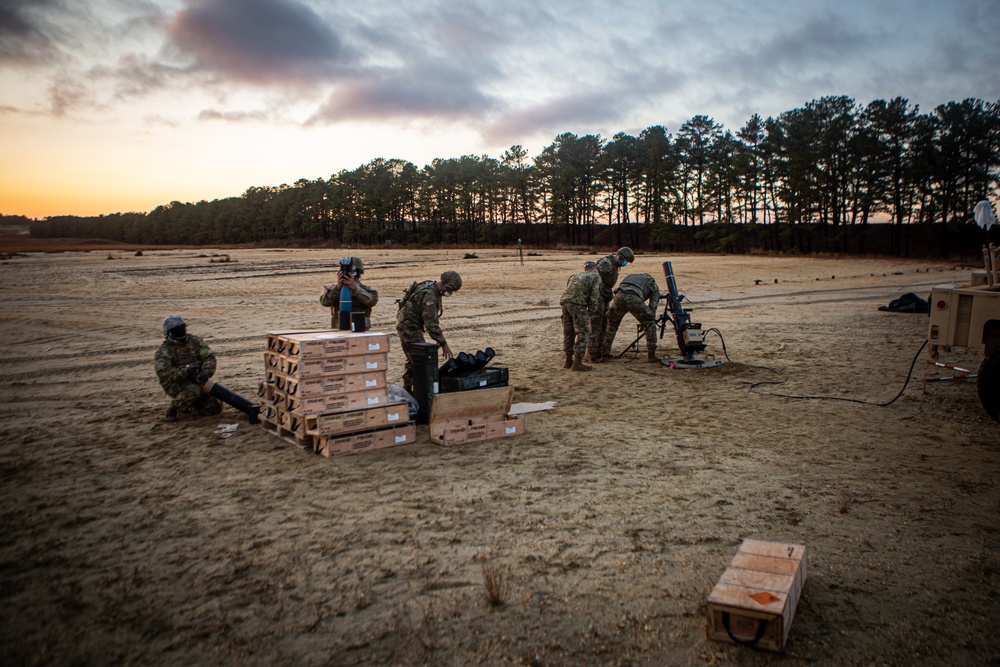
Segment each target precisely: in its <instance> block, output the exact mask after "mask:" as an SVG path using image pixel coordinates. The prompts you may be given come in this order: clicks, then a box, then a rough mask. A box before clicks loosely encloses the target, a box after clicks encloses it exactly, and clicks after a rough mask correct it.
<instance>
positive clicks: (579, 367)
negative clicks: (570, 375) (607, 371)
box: [571, 354, 594, 371]
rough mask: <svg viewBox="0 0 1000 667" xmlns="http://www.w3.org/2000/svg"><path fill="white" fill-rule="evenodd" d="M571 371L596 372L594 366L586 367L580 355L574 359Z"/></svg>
mask: <svg viewBox="0 0 1000 667" xmlns="http://www.w3.org/2000/svg"><path fill="white" fill-rule="evenodd" d="M571 370H574V371H592V370H594V367H593V366H586V365H584V363H583V357H581V356H580V355H579V354H578V355H576V356H574V357H573V365H572V367H571Z"/></svg>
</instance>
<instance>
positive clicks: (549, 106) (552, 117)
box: [483, 91, 625, 144]
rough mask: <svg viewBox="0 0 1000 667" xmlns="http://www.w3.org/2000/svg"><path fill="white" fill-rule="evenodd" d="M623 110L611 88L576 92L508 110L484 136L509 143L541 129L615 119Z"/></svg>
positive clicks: (563, 129) (555, 129) (559, 130)
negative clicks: (609, 89) (541, 102)
mask: <svg viewBox="0 0 1000 667" xmlns="http://www.w3.org/2000/svg"><path fill="white" fill-rule="evenodd" d="M624 111H625V109H624V108H623V106H622V105H621V99H620V98H619V97H618V95H616V94H615V92H613V91H595V92H582V93H575V94H570V95H564V96H561V97H559V98H556V99H554V100H551V101H548V102H545V103H543V104H537V105H534V106H531V107H528V108H524V109H517V110H513V111H508V112H506V113H504V114H502V115H501V116H500V117H499V118H497V119H496V120H494V121H493V122H491V123H489V124H488V125H487V126H486V127H485V129H484V131H483V136H484V138H485V139H487V140H488V141H490V142H492V143H498V144H502V143H509V142H511V141H519V140H521V138H523V137H525V136H529V135H533V134H538V133H541V132H548V133H556V134H559V133H562V132H566V131H569V130H568V127H567V126H572V125H574V124H578V125H584V126H588V127H592V126H594V125H605V124H607V123H611V122H616V121H619V120H621V119H622V118H623V117H624V115H625V114H624ZM587 133H589V132H587Z"/></svg>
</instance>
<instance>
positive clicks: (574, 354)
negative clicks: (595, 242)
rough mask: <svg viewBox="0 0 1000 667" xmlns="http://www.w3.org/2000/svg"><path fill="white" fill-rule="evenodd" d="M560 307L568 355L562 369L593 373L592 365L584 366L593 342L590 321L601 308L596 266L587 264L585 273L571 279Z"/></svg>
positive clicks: (565, 349)
mask: <svg viewBox="0 0 1000 667" xmlns="http://www.w3.org/2000/svg"><path fill="white" fill-rule="evenodd" d="M559 304H560V305H561V306H562V325H563V352H565V353H566V364H565V365H564V366H563V368H571V369H573V370H574V371H589V370H592V369H593V367H592V366H586V365H584V363H583V355H584V354H586V352H587V343H588V342H589V340H590V322H591V319H592V318H593V316H594V314H595V313H596V312H597V309H598V308H600V307H601V275H600V274H599V273H598V272H597V264H596V263H594V262H587V263H586V264H584V265H583V272H581V273H577V274H575V275H572V276H570V279H569V280H568V281H567V282H566V291H565V292H563V295H562V298H561V299H559Z"/></svg>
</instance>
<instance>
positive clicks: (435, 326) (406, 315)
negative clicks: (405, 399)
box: [396, 271, 462, 392]
mask: <svg viewBox="0 0 1000 667" xmlns="http://www.w3.org/2000/svg"><path fill="white" fill-rule="evenodd" d="M461 287H462V277H461V276H460V275H458V273H457V272H455V271H445V272H444V273H442V274H441V279H440V280H424V281H423V282H419V283H417V282H415V283H413V284H412V285H410V287H409V289H407V290H406V292H405V293H404V294H403V298H402V299H401V300H400V301H399V311H398V312H397V313H396V333H397V334H399V344H400V347H402V348H403V354H404V355H406V368H405V370H404V371H403V388H404V389H406V391H409V392H412V391H413V361H412V359H411V357H410V346H411V345H413V344H414V343H423V342H425V341H424V333H423V332H424V331H425V330H426V331H427V334H428V335H429V336H430V337H431V338H433V339H434V341H435V342H436V343H437V344H438V345H440V346H441V352H442V353H443V354H444V358H445V359H446V360H447V359H451V358H452V357H454V356H455V355H454V354H453V353H452V351H451V348H450V347H449V346H448V343H447V341H445V339H444V333H443V332H442V331H441V325H440V324H439V323H438V318H439V317H441V313H442V308H441V297H442V296H451V295H452V294H454V293H455V292H457V291H458V290H459V289H461Z"/></svg>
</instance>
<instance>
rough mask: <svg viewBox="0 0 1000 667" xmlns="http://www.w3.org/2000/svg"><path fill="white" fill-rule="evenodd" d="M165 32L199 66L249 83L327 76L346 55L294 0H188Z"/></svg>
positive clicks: (330, 33) (328, 31)
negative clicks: (186, 4) (167, 32)
mask: <svg viewBox="0 0 1000 667" xmlns="http://www.w3.org/2000/svg"><path fill="white" fill-rule="evenodd" d="M187 3H188V6H187V7H186V8H185V9H182V10H181V11H179V12H177V14H176V15H175V16H174V19H173V21H172V23H171V25H170V26H169V37H170V39H171V41H172V43H173V45H174V46H175V47H176V48H177V49H179V50H180V51H181V53H183V54H185V55H188V56H190V57H192V58H194V60H195V62H196V66H197V68H198V69H201V70H204V71H207V72H210V73H214V74H217V75H220V76H222V77H224V78H228V79H235V80H237V81H242V82H247V83H252V84H260V85H267V84H289V83H291V84H296V83H304V82H309V81H313V80H316V79H319V80H323V79H329V78H331V77H332V76H333V75H334V74H335V73H336V71H337V70H338V69H339V68H340V67H341V66H342V64H343V62H344V61H345V60H346V59H348V58H349V55H348V54H347V52H346V49H345V48H344V47H343V45H342V44H341V40H340V39H339V38H338V36H337V35H336V34H335V33H334V32H333V30H332V29H331V28H330V27H329V26H327V25H326V24H325V23H324V22H323V20H322V19H321V18H320V17H319V16H318V15H317V14H316V13H315V12H314V11H313V10H312V9H311V8H310V7H308V6H306V5H304V4H301V3H300V2H297V1H296V0H187Z"/></svg>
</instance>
